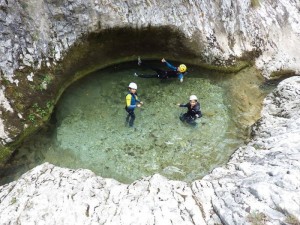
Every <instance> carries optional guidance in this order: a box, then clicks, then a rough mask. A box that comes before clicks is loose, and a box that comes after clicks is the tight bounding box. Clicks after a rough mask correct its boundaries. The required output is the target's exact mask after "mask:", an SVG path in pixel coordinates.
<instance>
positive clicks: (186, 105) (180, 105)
mask: <svg viewBox="0 0 300 225" xmlns="http://www.w3.org/2000/svg"><path fill="white" fill-rule="evenodd" d="M177 105H178V106H179V107H188V103H187V104H180V103H178V104H177Z"/></svg>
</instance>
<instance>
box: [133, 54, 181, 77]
mask: <svg viewBox="0 0 300 225" xmlns="http://www.w3.org/2000/svg"><path fill="white" fill-rule="evenodd" d="M161 62H163V63H165V64H166V66H167V67H168V68H170V70H167V71H165V70H162V69H158V68H153V67H150V66H146V67H148V68H150V69H152V70H154V71H155V72H156V73H155V74H149V75H144V74H141V75H138V74H137V73H135V74H134V75H135V76H137V77H142V78H159V79H168V78H178V79H179V81H180V82H183V77H184V76H185V75H186V70H187V67H186V65H184V64H180V65H179V66H178V67H176V66H173V65H172V64H171V63H169V62H167V61H166V60H165V59H164V58H162V60H161ZM138 65H139V66H141V65H144V66H145V64H144V63H143V64H142V61H141V59H140V57H139V58H138Z"/></svg>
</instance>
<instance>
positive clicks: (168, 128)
mask: <svg viewBox="0 0 300 225" xmlns="http://www.w3.org/2000/svg"><path fill="white" fill-rule="evenodd" d="M136 71H138V72H143V73H145V72H147V71H149V70H146V71H142V70H141V68H138V67H137V66H136V64H134V65H133V64H130V63H127V64H124V65H119V66H115V67H111V68H108V69H105V70H101V71H98V72H95V73H93V74H91V75H89V76H87V77H85V78H83V79H81V80H79V81H78V82H76V83H75V84H73V85H72V86H71V87H69V88H68V89H67V90H66V91H65V93H64V94H63V96H62V98H61V99H60V101H59V103H58V104H57V107H56V111H55V114H54V115H53V118H54V120H52V121H51V122H52V123H49V125H48V126H47V127H46V128H44V130H41V131H40V132H39V133H38V134H36V135H35V136H34V137H32V138H31V139H29V140H27V141H26V142H25V143H24V145H23V146H21V147H20V149H19V150H18V154H17V155H16V157H15V163H14V165H16V166H14V167H12V168H13V169H12V170H13V171H14V173H13V176H14V177H17V176H18V175H20V174H21V173H23V172H24V171H26V170H28V169H30V168H32V167H34V166H36V165H38V164H41V163H43V162H50V163H53V164H55V165H58V166H63V167H68V168H87V169H90V170H92V171H93V172H95V173H96V174H98V175H100V176H102V177H110V178H115V179H116V180H118V181H121V182H125V183H130V182H132V181H134V180H136V179H139V178H141V177H144V176H149V175H152V174H154V173H159V174H162V175H164V176H166V177H168V178H170V179H176V180H184V181H187V182H190V181H193V180H195V179H199V178H201V177H203V176H204V175H206V174H208V173H209V172H210V171H211V170H212V169H213V168H215V167H217V166H220V165H222V164H225V163H226V162H227V161H228V159H229V157H230V155H231V154H232V153H233V151H234V150H235V149H236V148H237V147H238V146H239V145H241V144H242V143H243V142H244V140H245V136H244V134H245V130H243V128H239V127H237V122H236V121H235V120H236V118H237V116H236V115H234V110H232V107H235V106H234V104H232V102H231V98H232V96H230V94H229V93H230V92H229V91H228V89H227V88H228V87H230V85H229V84H232V80H233V79H235V77H236V76H237V75H228V74H227V75H224V74H220V73H212V72H209V71H204V70H201V69H199V68H196V67H194V68H192V67H191V68H190V73H189V75H188V76H187V77H186V79H185V80H184V82H183V83H180V82H179V81H178V80H176V79H170V80H164V81H161V80H158V79H143V78H138V77H134V76H133V74H134V72H136ZM130 82H136V83H137V85H138V95H139V98H140V100H142V101H143V102H144V105H143V107H142V108H137V109H136V110H135V114H136V120H135V124H134V128H129V127H128V126H125V117H126V115H127V113H126V111H125V110H124V106H125V96H126V94H127V92H128V88H127V86H128V84H129V83H130ZM191 94H195V95H197V96H198V98H199V100H200V103H201V109H202V113H203V117H202V118H200V119H198V121H197V123H198V124H197V126H196V127H190V126H188V125H187V124H184V123H182V122H181V121H180V120H179V115H180V114H181V113H184V112H186V108H180V107H178V106H177V105H176V104H177V103H187V102H188V97H189V95H191ZM53 121H55V122H53ZM241 134H242V135H241Z"/></svg>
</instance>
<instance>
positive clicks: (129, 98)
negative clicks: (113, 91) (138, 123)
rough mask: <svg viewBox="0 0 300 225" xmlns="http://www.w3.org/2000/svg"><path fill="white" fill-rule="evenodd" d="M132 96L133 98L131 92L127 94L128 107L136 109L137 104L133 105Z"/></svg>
mask: <svg viewBox="0 0 300 225" xmlns="http://www.w3.org/2000/svg"><path fill="white" fill-rule="evenodd" d="M131 98H132V95H131V94H128V95H126V107H127V109H134V108H135V107H136V105H131Z"/></svg>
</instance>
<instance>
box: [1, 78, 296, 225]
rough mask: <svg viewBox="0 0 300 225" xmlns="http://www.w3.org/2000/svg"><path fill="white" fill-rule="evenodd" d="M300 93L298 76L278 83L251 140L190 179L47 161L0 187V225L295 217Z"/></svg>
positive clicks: (235, 221) (240, 221)
mask: <svg viewBox="0 0 300 225" xmlns="http://www.w3.org/2000/svg"><path fill="white" fill-rule="evenodd" d="M299 96H300V78H299V77H293V78H289V79H287V80H285V81H283V82H281V83H280V84H279V86H278V88H277V89H276V90H275V91H274V92H273V93H272V94H270V95H269V96H268V97H267V98H266V99H265V101H264V109H263V112H262V118H261V120H260V121H258V122H257V123H256V125H255V126H254V127H253V139H252V141H251V142H250V143H249V144H247V145H246V146H243V147H241V148H240V149H238V150H237V151H236V152H235V153H234V154H233V156H232V158H231V160H230V161H229V163H228V164H227V165H226V166H224V167H220V168H216V169H215V170H214V171H212V173H211V174H209V175H207V176H205V177H204V178H203V179H202V180H197V181H194V182H193V183H192V184H191V185H189V184H187V183H184V182H179V181H171V180H167V179H166V178H164V177H162V176H160V175H153V176H151V177H147V178H144V179H141V180H138V181H135V182H134V183H132V184H130V185H125V184H121V183H119V182H117V181H115V180H112V179H103V178H101V177H97V176H95V175H94V174H93V173H92V172H90V171H88V170H76V171H74V170H70V169H64V168H59V167H55V166H53V165H50V164H47V163H46V164H43V165H41V166H38V167H36V168H34V169H33V170H31V171H29V172H28V173H26V174H24V175H23V176H22V177H21V178H20V179H19V180H17V181H14V182H12V183H9V184H7V185H4V186H1V187H0V224H47V225H49V224H161V225H168V224H173V225H174V224H178V225H179V224H180V225H182V224H255V223H254V222H256V224H269V225H271V224H272V225H276V224H278V225H279V224H297V223H298V224H299V221H300V191H299V189H300V177H299V176H300V163H299V162H300V143H299V138H300V137H299V134H300V110H299V109H300V98H299ZM257 222H260V223H257Z"/></svg>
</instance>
